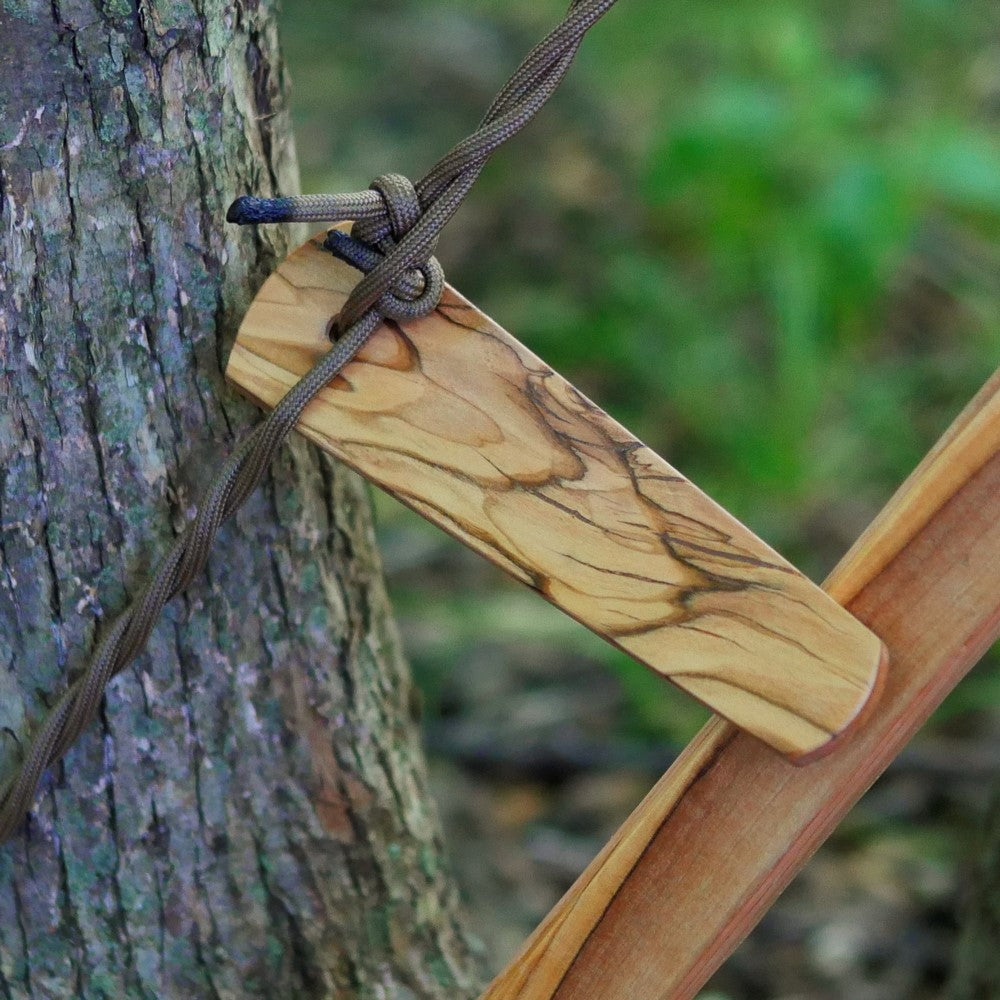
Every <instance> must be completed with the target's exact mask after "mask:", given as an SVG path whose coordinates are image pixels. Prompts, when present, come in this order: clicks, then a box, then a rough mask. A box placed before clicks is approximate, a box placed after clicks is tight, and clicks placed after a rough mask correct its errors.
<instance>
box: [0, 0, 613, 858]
mask: <svg viewBox="0 0 1000 1000" xmlns="http://www.w3.org/2000/svg"><path fill="white" fill-rule="evenodd" d="M616 2H617V0H573V2H572V3H571V4H570V8H569V12H568V13H567V15H566V17H565V18H564V20H563V21H562V22H561V23H560V24H559V25H558V26H557V27H556V28H555V29H554V30H553V31H552V32H551V33H550V34H549V35H548V36H547V37H546V38H545V39H543V40H542V41H541V42H540V43H539V44H538V45H537V46H535V48H534V49H532V50H531V52H530V53H529V54H528V56H527V58H526V59H525V60H524V61H523V62H522V63H521V65H520V66H519V67H518V69H517V70H516V71H515V73H514V75H513V76H512V77H511V78H510V80H508V81H507V83H506V84H505V85H504V87H503V88H502V89H501V91H500V93H499V94H497V96H496V98H495V99H494V101H493V103H492V105H491V106H490V108H489V110H488V111H487V113H486V116H485V117H484V118H483V120H482V122H481V123H480V125H479V127H478V128H477V129H476V131H475V132H473V133H472V135H470V136H469V137H468V138H466V139H465V140H463V141H462V142H460V143H459V144H458V145H456V146H455V147H454V148H453V149H452V150H451V151H450V152H449V153H448V154H447V155H446V156H444V157H443V158H442V159H441V160H440V161H438V163H437V164H436V165H435V166H434V167H433V168H432V169H431V170H430V172H429V173H428V174H427V175H426V176H425V177H424V178H423V179H422V180H421V181H419V182H418V183H417V184H415V185H414V184H411V183H410V181H409V180H407V179H406V178H405V177H403V176H401V175H399V174H385V175H383V176H382V177H379V178H377V179H376V180H375V181H373V182H372V185H371V187H370V189H369V190H368V191H362V192H359V193H356V194H348V195H305V196H296V197H290V198H270V199H268V198H254V197H247V196H244V197H242V198H239V199H237V200H236V201H235V202H234V203H233V205H232V206H231V207H230V209H229V212H228V213H227V215H226V219H227V221H229V222H235V223H239V224H255V223H268V222H289V221H308V222H320V221H322V222H344V221H349V220H353V221H354V228H353V231H352V234H351V235H350V236H346V235H345V234H343V233H339V232H336V231H333V232H331V234H330V236H329V238H328V246H329V247H330V249H331V250H332V251H333V252H334V253H336V254H337V255H338V256H340V257H342V258H343V259H344V260H346V261H348V262H350V263H351V264H353V265H354V266H355V267H357V268H358V269H359V270H361V271H362V272H363V273H364V276H363V277H362V279H361V280H360V281H359V282H358V284H357V285H356V286H355V287H354V289H353V290H352V291H351V293H350V295H349V296H348V298H347V301H346V302H345V303H344V305H343V307H342V308H341V310H340V312H339V314H338V315H337V316H336V317H335V318H334V322H333V325H332V328H331V329H332V331H333V334H334V340H335V342H334V345H333V347H332V349H331V350H330V351H329V353H328V354H326V355H325V356H324V357H323V358H322V359H321V360H320V361H319V362H318V363H317V364H316V365H315V367H313V368H312V369H311V370H310V371H309V372H308V373H307V374H306V375H304V376H303V377H302V378H301V379H300V380H299V381H298V382H297V383H296V384H295V385H294V386H293V387H292V388H291V389H290V390H289V391H288V392H287V393H286V395H285V396H284V397H283V398H282V399H281V401H280V402H279V403H278V404H277V406H276V407H275V408H274V409H273V410H272V411H271V413H270V414H269V416H268V417H267V418H266V419H265V420H264V421H263V422H262V423H261V424H259V425H258V426H257V428H256V429H255V430H254V431H252V432H251V434H250V435H249V436H248V437H246V438H245V439H244V440H243V441H242V442H241V443H240V444H239V445H238V446H237V448H236V449H235V450H234V451H233V453H232V454H231V455H230V457H229V458H228V459H227V461H226V462H225V463H224V465H223V466H222V468H221V470H220V471H219V473H218V474H217V475H216V477H215V479H214V480H213V481H212V483H211V484H210V486H209V488H208V490H207V492H206V494H205V497H204V498H203V500H202V502H201V504H200V505H199V509H198V512H197V514H196V515H195V517H194V519H193V520H192V521H191V522H190V523H189V524H188V526H187V528H186V530H185V531H184V533H183V534H182V535H181V537H180V538H178V540H177V541H176V542H175V543H174V545H173V547H172V548H171V549H170V551H169V553H168V554H167V556H166V558H164V559H163V561H162V562H161V563H160V564H159V566H157V568H156V570H155V572H154V574H153V576H152V578H151V579H150V580H149V582H148V583H147V584H146V586H145V587H144V588H143V589H142V591H141V592H140V593H139V595H138V596H137V597H136V598H135V600H134V601H133V602H132V604H131V605H130V606H129V607H128V608H127V609H126V611H125V612H124V613H123V614H122V615H121V616H120V617H119V618H118V619H117V620H116V621H115V622H114V624H113V625H112V626H111V628H110V630H109V631H108V632H107V633H106V634H105V635H104V636H103V637H102V639H101V641H100V643H99V645H98V647H97V650H96V651H95V653H94V655H93V657H92V659H91V661H90V663H89V665H88V666H87V668H86V670H85V671H84V673H83V674H82V675H81V676H80V677H79V678H78V679H77V680H75V681H74V682H73V683H72V684H70V686H69V687H68V688H67V689H66V691H65V692H64V693H63V695H62V696H61V697H60V698H59V700H58V702H57V703H56V705H55V706H54V707H53V708H52V709H51V711H50V712H49V714H48V715H47V716H46V718H45V719H44V721H43V722H42V724H41V725H40V726H39V728H38V729H37V730H36V732H35V733H34V735H33V737H32V741H31V744H30V746H29V747H28V750H27V752H26V753H25V756H24V760H23V762H22V764H21V768H20V770H19V771H18V772H17V773H16V774H15V775H13V776H12V777H11V778H10V779H8V780H7V781H6V783H4V784H3V785H2V786H0V843H2V842H3V841H5V840H7V839H9V838H10V837H11V835H12V834H13V833H14V832H15V830H16V829H17V828H18V826H19V825H20V824H21V822H22V821H23V819H24V816H25V814H26V813H27V812H28V810H29V809H30V808H31V804H32V802H33V800H34V796H35V790H36V788H37V786H38V782H39V780H40V779H41V776H42V774H43V773H44V771H45V769H46V768H47V767H49V766H50V765H51V764H53V763H54V762H55V761H57V760H59V759H60V758H61V757H62V756H63V754H64V753H65V752H66V751H67V749H68V748H69V747H70V746H71V745H72V743H73V742H74V741H75V740H76V739H77V737H78V736H79V735H80V733H81V732H82V731H83V729H84V728H85V727H86V726H87V725H89V724H90V722H91V721H92V720H93V719H94V717H95V716H96V714H97V711H98V708H99V706H100V703H101V699H102V698H103V696H104V689H105V687H106V685H107V684H108V682H109V681H110V680H111V679H112V678H113V677H114V676H116V675H117V674H118V673H120V672H121V671H122V670H123V669H124V668H125V667H126V666H127V665H128V663H129V662H130V661H131V660H132V659H133V658H134V657H135V656H137V655H138V654H139V652H141V650H142V649H143V648H144V647H145V645H146V642H147V641H148V639H149V636H150V633H151V632H152V630H153V627H154V626H155V624H156V622H157V620H158V619H159V616H160V613H161V612H162V610H163V607H164V605H165V604H166V603H167V601H169V600H170V599H171V598H172V597H173V596H175V595H176V594H178V593H179V592H180V591H181V590H183V589H184V588H185V587H187V585H188V584H189V583H191V582H192V581H193V580H194V579H195V578H196V577H197V576H198V575H199V574H200V573H201V572H202V570H203V569H204V567H205V563H206V561H207V559H208V554H209V551H210V549H211V546H212V542H213V541H214V539H215V535H216V533H217V532H218V530H219V528H220V526H221V525H222V523H223V522H224V521H225V520H226V519H227V518H228V517H230V516H231V515H232V514H233V513H234V512H235V511H237V510H238V509H239V508H240V507H241V506H242V505H243V503H244V502H245V501H246V499H247V498H248V497H249V496H250V494H251V493H252V492H253V491H254V489H255V488H256V486H257V485H258V483H259V482H260V480H261V478H262V476H263V474H264V471H265V469H266V468H267V467H268V465H269V464H270V462H271V459H272V458H273V457H274V455H275V453H276V452H277V450H278V448H279V447H280V446H281V444H282V442H283V441H284V440H285V438H286V437H287V436H288V434H289V433H290V432H291V430H292V428H293V427H294V426H295V424H296V423H297V421H298V419H299V417H300V416H301V414H302V411H303V410H304V409H305V407H306V406H307V405H308V404H309V402H310V401H311V400H312V399H313V397H314V396H315V395H316V393H318V392H319V391H320V389H322V388H323V386H325V385H327V384H328V383H329V382H330V380H331V379H333V378H334V377H335V376H336V375H337V374H338V373H339V372H340V371H342V370H343V368H344V367H345V366H346V365H347V364H348V363H349V362H350V361H351V360H352V359H353V358H354V357H355V355H356V354H357V353H358V351H359V350H360V349H361V347H362V346H363V345H364V344H365V342H366V341H367V340H368V338H369V337H370V336H371V335H372V333H373V332H374V331H375V330H376V329H377V328H378V326H379V325H380V323H381V322H382V321H383V320H384V319H392V320H395V321H397V322H409V321H412V320H414V319H418V318H420V317H421V316H426V315H427V314H428V313H430V312H431V311H433V309H434V308H435V307H436V306H437V303H438V301H439V300H440V298H441V293H442V291H443V289H444V272H443V271H442V269H441V265H440V264H439V263H438V261H437V259H436V258H435V257H434V256H433V254H434V248H435V246H436V245H437V240H438V236H439V235H440V233H441V230H442V229H443V228H444V226H445V225H446V224H447V222H448V221H449V220H450V219H451V217H452V216H453V215H454V214H455V212H456V211H457V210H458V207H459V206H460V205H461V203H462V201H463V200H464V199H465V196H466V195H467V194H468V192H469V190H470V189H471V187H472V185H473V184H474V183H475V182H476V179H477V178H478V176H479V174H480V172H481V171H482V168H483V166H484V165H485V164H486V162H487V160H488V159H489V158H490V156H491V155H492V154H493V153H494V152H495V151H496V150H497V149H498V148H499V147H500V146H501V145H503V143H505V142H506V141H507V140H508V139H510V138H511V137H512V136H514V135H516V134H517V133H518V132H519V131H520V130H521V129H522V128H523V127H524V126H525V125H526V124H527V123H528V122H529V121H530V120H531V119H532V118H533V117H534V116H535V115H536V114H537V113H538V111H539V110H540V109H541V107H542V106H543V105H544V104H545V102H546V101H547V100H548V99H549V97H551V95H552V94H553V92H554V91H555V89H556V88H557V87H558V85H559V83H560V82H561V80H562V79H563V77H564V76H565V75H566V71H567V70H568V69H569V66H570V63H571V62H572V61H573V57H574V56H575V55H576V52H577V50H578V48H579V47H580V43H581V41H582V39H583V36H584V35H585V34H586V32H587V31H588V30H589V29H590V28H591V27H592V26H593V25H594V24H595V23H596V22H597V21H598V20H599V19H600V18H601V17H602V16H603V15H604V14H605V13H607V11H608V10H610V9H611V7H613V6H614V4H615V3H616Z"/></svg>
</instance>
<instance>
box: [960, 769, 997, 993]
mask: <svg viewBox="0 0 1000 1000" xmlns="http://www.w3.org/2000/svg"><path fill="white" fill-rule="evenodd" d="M998 942H1000V787H997V788H996V790H995V791H994V794H993V801H992V804H991V806H990V809H989V811H988V813H987V815H986V821H985V824H984V828H983V836H982V843H981V844H980V854H979V857H978V858H977V861H976V865H975V870H974V871H973V872H972V877H971V878H970V880H969V884H968V898H967V901H966V905H965V907H964V913H963V914H962V936H961V938H960V939H959V943H958V949H957V951H956V954H955V970H954V973H953V975H952V981H951V983H950V984H949V989H948V991H947V996H948V998H949V1000H995V998H996V997H997V996H998V995H1000V950H998V948H997V944H998Z"/></svg>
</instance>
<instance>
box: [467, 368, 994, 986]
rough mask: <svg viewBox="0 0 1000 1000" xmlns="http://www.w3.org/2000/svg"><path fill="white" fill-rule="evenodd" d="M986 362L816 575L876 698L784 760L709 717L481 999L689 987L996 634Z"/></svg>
mask: <svg viewBox="0 0 1000 1000" xmlns="http://www.w3.org/2000/svg"><path fill="white" fill-rule="evenodd" d="M998 566H1000V373H998V374H997V375H996V376H995V377H994V378H993V379H992V380H991V382H990V383H989V384H988V385H987V387H986V388H985V389H984V390H983V391H982V392H981V393H980V394H979V395H978V396H977V397H976V399H975V400H973V402H972V403H971V404H970V405H969V407H968V408H967V409H966V410H965V412H964V413H963V414H962V415H961V416H960V417H959V419H958V420H957V421H956V422H955V424H954V425H953V426H952V428H951V429H950V430H949V431H948V433H947V434H946V435H945V436H944V438H943V439H942V441H941V442H940V443H939V445H938V446H937V447H936V448H935V449H934V450H933V451H932V452H931V453H930V454H929V455H928V456H927V458H926V459H925V461H924V462H923V463H922V464H921V465H920V467H919V468H918V469H917V470H916V471H915V472H914V474H913V475H912V476H911V477H910V479H908V480H907V482H906V483H905V484H904V485H903V486H902V487H901V489H900V490H899V492H898V493H897V495H896V496H895V497H894V498H893V500H892V501H891V502H890V503H889V504H888V506H887V507H886V508H885V510H884V511H883V513H882V514H881V515H879V517H878V518H876V520H875V521H874V522H873V523H872V525H871V527H870V528H869V530H868V531H867V532H865V534H864V535H863V536H862V537H861V538H860V539H859V540H858V542H857V544H856V545H855V546H854V547H853V548H852V550H851V552H850V553H848V555H847V556H846V557H845V558H844V560H843V561H842V562H841V564H840V565H839V566H838V567H837V569H836V570H835V571H834V572H833V574H832V575H831V577H830V578H829V580H828V581H827V583H826V588H827V590H828V591H829V593H830V594H831V595H832V596H834V597H836V598H837V600H839V601H842V602H844V603H845V605H846V606H847V607H848V608H850V610H851V611H853V612H854V614H856V615H857V616H858V617H859V618H860V619H861V620H862V621H863V622H866V623H867V624H868V625H869V626H870V627H871V628H873V629H875V630H876V631H877V632H878V633H879V635H881V636H883V638H884V639H885V641H886V644H887V645H888V648H889V652H890V657H891V660H890V665H889V669H888V671H887V678H886V688H885V691H884V693H883V694H882V697H881V699H880V701H879V704H878V705H877V707H876V708H875V710H874V711H873V712H871V713H870V714H869V715H868V717H866V719H865V720H864V721H863V722H862V723H861V724H860V725H859V726H857V727H856V728H855V730H854V732H853V734H852V738H851V740H849V741H848V742H847V743H846V744H845V745H844V746H842V747H841V748H839V749H838V751H837V752H836V753H833V754H830V755H829V756H828V757H826V758H825V759H823V760H821V761H818V762H817V763H815V764H813V765H812V766H810V767H808V768H796V767H791V766H789V763H788V762H787V761H785V760H783V759H782V758H780V757H778V756H776V755H775V754H772V753H768V752H767V751H766V749H765V748H764V747H762V746H761V744H760V743H759V742H758V741H756V740H753V739H751V738H749V737H748V736H746V734H744V733H740V732H739V731H738V730H737V729H736V728H735V727H733V726H732V725H730V724H729V723H727V722H725V721H723V720H722V719H714V720H712V721H710V722H709V723H708V724H707V725H706V726H705V728H704V729H703V730H702V732H701V733H700V734H699V735H698V736H697V737H696V738H695V740H694V741H693V742H692V743H691V744H690V745H689V746H688V747H687V749H686V750H685V751H684V753H683V754H682V755H681V757H680V758H679V759H678V760H677V762H676V763H675V764H674V766H673V767H672V768H671V769H670V770H669V771H668V772H667V774H666V775H665V776H664V777H663V778H662V779H661V780H660V781H659V783H658V784H657V785H656V786H655V787H654V788H653V790H652V791H651V792H650V793H649V795H648V796H647V797H646V799H645V800H644V801H643V802H642V803H641V804H640V805H639V807H638V808H637V809H636V810H635V812H634V813H633V814H632V815H631V816H630V817H629V819H628V820H627V821H626V822H625V824H624V825H623V826H622V827H621V829H620V830H619V831H618V832H617V833H616V834H615V836H614V837H613V838H612V840H611V841H610V842H609V843H608V845H607V846H606V847H605V848H604V850H603V851H602V852H601V853H600V855H599V856H598V857H597V858H596V859H595V860H594V861H593V862H592V863H591V865H590V866H589V867H588V868H587V870H586V871H585V872H584V873H583V875H581V876H580V878H579V879H578V880H577V882H576V883H575V885H574V886H573V887H572V888H571V889H570V890H569V892H568V893H567V894H566V896H564V897H563V899H562V900H561V901H560V902H559V903H558V904H557V905H556V907H555V908H554V909H553V910H552V912H551V913H550V914H549V916H548V917H546V919H545V920H544V921H543V922H542V924H541V925H540V926H539V928H538V929H537V930H536V931H535V933H534V934H533V935H532V936H531V937H530V938H529V939H528V941H527V943H526V944H525V946H524V948H523V949H522V951H521V953H520V954H519V955H518V956H517V957H516V958H515V959H514V960H513V961H512V962H511V963H510V965H509V966H508V967H507V969H506V970H504V972H503V973H501V975H500V976H499V977H497V979H496V980H495V981H494V982H493V984H492V985H491V986H490V988H489V989H488V990H487V991H486V993H485V994H484V997H483V1000H625V998H628V1000H688V998H691V997H694V996H695V995H696V994H697V992H698V990H699V989H700V988H701V987H702V986H703V985H704V983H705V982H706V980H707V979H708V977H709V976H710V975H711V974H712V972H714V971H715V969H716V968H718V966H719V965H720V964H721V962H722V961H723V960H724V959H725V958H726V957H727V956H728V955H729V954H730V953H731V952H732V951H733V949H734V948H735V947H736V945H737V944H738V943H739V942H740V941H741V940H742V938H743V937H744V936H745V935H746V934H747V932H748V931H749V930H750V929H751V928H752V927H753V926H754V924H755V923H756V922H757V921H758V920H759V919H760V917H761V916H762V915H763V914H764V912H765V911H766V910H767V908H768V907H769V906H770V905H771V903H772V902H773V901H774V899H775V898H776V897H777V896H778V894H779V893H780V892H781V891H782V889H784V887H785V886H786V885H787V884H788V882H789V881H790V880H791V878H792V876H793V875H794V874H795V873H796V872H797V871H798V870H799V869H800V868H801V867H802V866H803V865H804V864H805V862H806V861H807V860H808V858H809V857H810V856H811V855H812V853H813V851H815V849H816V848H817V847H818V846H819V844H820V843H822V841H823V840H825V839H826V837H827V836H829V834H830V833H831V832H832V831H833V829H834V827H835V826H836V825H837V823H838V822H839V821H840V820H841V819H842V818H843V817H844V815H845V814H846V813H847V811H848V810H849V809H850V808H851V806H852V805H853V804H854V803H855V802H856V801H857V800H858V799H859V798H860V796H861V795H862V794H863V793H864V791H865V790H866V789H867V788H868V787H869V786H870V785H871V783H872V782H873V781H874V780H875V778H876V777H877V776H878V775H879V774H881V773H882V771H883V770H885V768H886V767H887V766H888V764H889V763H890V761H891V760H892V759H893V758H894V757H895V756H896V755H897V754H898V753H899V751H900V750H901V749H902V748H903V746H904V745H905V744H906V742H907V741H908V740H909V739H910V738H911V737H912V735H913V734H914V732H915V731H916V730H917V729H918V728H919V726H920V725H922V724H923V722H924V721H925V720H926V719H927V717H928V716H929V715H930V714H931V712H932V711H933V710H934V708H936V707H937V705H939V704H940V703H941V701H942V700H943V699H944V697H945V696H946V695H947V694H948V692H949V691H950V690H951V689H952V688H953V687H954V686H955V684H957V683H958V681H959V680H960V679H961V678H962V677H963V676H964V674H965V673H966V672H967V671H968V670H969V669H970V668H971V666H972V665H973V664H974V663H975V662H976V661H977V660H978V659H979V657H980V656H981V655H982V653H983V652H985V650H986V649H987V648H988V646H989V645H990V643H991V642H992V641H993V640H994V639H995V638H996V636H997V634H998V632H1000V575H998V572H997V567H998Z"/></svg>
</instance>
